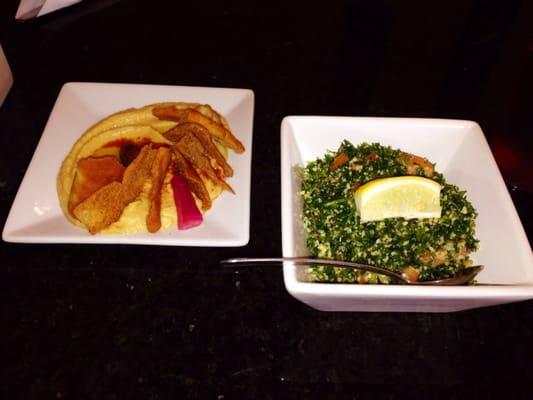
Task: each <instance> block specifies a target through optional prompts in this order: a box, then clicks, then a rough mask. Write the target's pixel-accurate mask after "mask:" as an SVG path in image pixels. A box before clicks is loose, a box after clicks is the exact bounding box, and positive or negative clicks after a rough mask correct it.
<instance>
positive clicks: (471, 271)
mask: <svg viewBox="0 0 533 400" xmlns="http://www.w3.org/2000/svg"><path fill="white" fill-rule="evenodd" d="M284 261H287V262H291V263H293V264H295V265H331V266H334V267H343V268H354V269H360V270H364V271H370V272H376V273H378V274H382V275H387V276H388V277H391V278H392V279H394V280H396V281H398V282H400V283H405V284H408V285H434V286H453V285H463V284H465V283H468V282H470V281H471V280H472V279H473V278H474V277H475V276H476V275H477V274H478V273H479V272H481V270H483V265H476V266H473V267H468V268H467V269H466V270H465V271H463V272H461V273H460V274H458V275H456V276H453V277H451V278H446V279H438V280H436V281H423V282H418V281H415V280H412V279H409V277H408V276H407V275H406V274H399V273H397V272H393V271H390V270H388V269H385V268H381V267H376V266H374V265H366V264H360V263H356V262H351V261H339V260H325V259H320V258H305V257H272V258H229V259H226V260H221V261H220V264H221V265H222V266H223V267H238V266H241V265H259V264H277V263H283V262H284Z"/></svg>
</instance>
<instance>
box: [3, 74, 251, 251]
mask: <svg viewBox="0 0 533 400" xmlns="http://www.w3.org/2000/svg"><path fill="white" fill-rule="evenodd" d="M132 87H135V88H142V87H151V88H155V89H158V88H162V89H164V90H176V89H177V90H180V89H183V90H192V91H195V90H200V91H203V90H205V91H207V92H209V91H215V92H228V93H229V92H235V94H242V95H243V98H244V99H245V106H246V109H247V114H246V120H245V123H246V126H247V129H246V130H247V132H246V133H247V135H246V137H245V139H246V140H247V141H249V145H248V146H247V148H246V152H247V153H248V154H247V158H246V160H245V161H246V169H247V171H246V172H245V175H244V178H245V179H246V181H245V182H244V185H245V188H246V193H245V194H244V199H245V201H243V202H242V203H243V204H242V206H243V207H244V211H243V212H244V213H245V215H244V227H243V229H242V230H241V231H240V232H239V233H238V234H237V235H234V236H233V237H230V238H219V239H215V240H213V239H211V238H210V237H209V238H202V239H197V238H192V239H191V238H178V239H176V238H170V239H169V238H168V237H167V236H163V237H158V236H156V235H157V234H155V235H154V236H153V237H150V238H138V237H134V236H132V235H128V234H127V235H115V234H109V235H105V236H104V235H94V236H93V235H87V236H80V237H77V236H74V237H72V236H63V235H57V234H52V235H37V236H33V235H31V234H23V235H20V234H16V232H17V231H18V230H20V229H23V228H21V227H15V226H13V225H14V221H13V220H14V218H16V216H17V213H18V212H19V211H18V207H20V206H19V205H18V204H19V203H20V202H21V201H22V199H23V196H24V195H25V194H26V193H25V190H24V189H23V188H24V187H25V186H26V185H27V184H28V182H30V181H31V175H32V172H33V170H34V169H36V168H37V167H38V166H37V165H35V164H36V162H35V159H36V156H37V155H38V153H40V152H42V151H43V146H44V145H43V143H44V142H45V141H46V140H49V139H50V135H51V133H50V132H49V129H50V128H49V126H50V122H51V119H52V118H53V117H54V118H57V116H58V115H57V114H58V113H61V109H60V108H59V107H60V106H61V103H60V100H61V99H62V97H63V96H65V95H66V93H67V91H69V90H77V91H79V90H81V91H83V90H86V89H88V88H89V89H92V88H98V89H100V90H110V89H111V88H122V89H125V90H127V89H128V88H132ZM230 95H231V94H230ZM162 97H164V96H162ZM174 97H176V96H174ZM184 97H185V96H184ZM162 101H168V100H167V99H162ZM175 101H180V99H176V100H175ZM184 101H187V100H184ZM146 104H152V102H146ZM206 104H209V102H208V101H206ZM118 108H120V107H118ZM118 108H117V110H110V112H109V114H111V113H114V112H118V111H120V110H118ZM248 111H249V113H248ZM109 114H108V115H109ZM59 115H60V114H59ZM254 117H255V93H254V91H253V90H252V89H249V88H233V87H217V86H190V85H162V84H144V83H122V82H118V83H115V82H82V81H69V82H65V83H64V84H63V85H62V86H61V89H60V90H59V93H58V95H57V97H56V99H55V102H54V104H53V106H52V109H51V111H50V113H49V115H48V118H47V121H46V123H45V125H44V128H43V129H42V131H41V135H40V137H39V140H38V142H37V145H36V147H35V149H34V151H33V153H32V155H31V158H30V161H29V163H28V164H27V167H26V170H25V171H24V174H23V177H22V179H21V181H20V183H19V186H18V188H17V191H16V193H15V196H14V198H13V201H12V203H11V207H10V209H9V212H8V214H7V218H6V221H5V223H4V227H3V230H2V240H3V241H4V242H8V243H33V244H37V243H39V244H119V245H161V246H177V247H182V246H183V247H186V246H192V247H240V246H245V245H247V244H248V243H249V241H250V215H251V212H250V208H251V177H252V156H253V124H254ZM102 118H105V116H104V117H102ZM95 122H97V121H95ZM88 127H89V126H87V127H86V128H85V129H87V128H88ZM81 134H83V132H81V133H79V135H81ZM77 137H79V136H76V138H77ZM76 138H74V139H76ZM242 139H243V138H241V140H242ZM53 185H54V187H55V185H56V182H55V176H54V180H53ZM244 203H246V204H244ZM80 229H81V228H80ZM134 235H135V234H134ZM58 236H59V237H58ZM101 238H104V239H103V240H102V239H101Z"/></svg>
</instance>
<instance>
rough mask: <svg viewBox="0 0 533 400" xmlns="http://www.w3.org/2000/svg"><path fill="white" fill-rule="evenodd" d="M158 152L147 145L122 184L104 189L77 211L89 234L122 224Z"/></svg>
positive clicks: (132, 164)
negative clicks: (120, 222) (117, 222)
mask: <svg viewBox="0 0 533 400" xmlns="http://www.w3.org/2000/svg"><path fill="white" fill-rule="evenodd" d="M155 153H156V150H153V149H152V148H151V145H147V146H144V147H143V148H142V149H141V151H140V153H139V155H138V156H137V157H136V158H135V160H133V162H132V163H131V164H130V165H128V167H127V168H126V170H125V171H124V177H123V178H122V183H119V182H112V183H110V184H108V185H106V186H103V187H102V188H100V189H99V190H98V191H96V192H95V193H93V194H92V195H91V196H89V197H88V198H87V199H85V200H84V201H83V202H81V203H80V204H78V205H77V206H76V207H75V208H74V210H73V214H74V216H75V217H76V218H77V219H78V220H79V221H80V222H81V223H83V224H84V225H85V226H86V227H87V229H88V230H89V232H91V233H92V234H95V233H98V232H99V231H101V230H102V229H104V228H107V227H108V226H109V225H111V224H112V223H113V222H116V221H118V219H119V218H120V216H121V215H122V212H123V211H124V208H126V206H127V205H128V204H129V203H131V202H132V201H134V200H135V199H136V198H137V196H139V194H140V193H141V191H142V187H143V184H144V181H145V180H146V178H147V177H148V176H149V174H150V168H151V166H152V163H153V161H154V157H155Z"/></svg>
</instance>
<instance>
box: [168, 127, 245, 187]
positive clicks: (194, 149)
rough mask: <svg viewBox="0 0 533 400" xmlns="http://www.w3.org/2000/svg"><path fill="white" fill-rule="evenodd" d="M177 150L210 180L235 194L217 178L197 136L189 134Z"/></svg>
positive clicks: (183, 138) (178, 143) (179, 143)
mask: <svg viewBox="0 0 533 400" xmlns="http://www.w3.org/2000/svg"><path fill="white" fill-rule="evenodd" d="M175 146H176V148H177V149H178V150H179V151H180V153H181V154H182V155H183V157H185V158H186V159H187V161H189V162H190V163H191V164H192V165H193V166H194V167H195V168H197V169H198V170H200V171H202V172H204V173H205V174H206V175H207V177H208V178H209V179H211V180H212V181H213V182H215V183H217V184H219V185H221V186H222V187H223V188H224V189H225V190H227V191H229V192H231V193H235V192H234V191H233V189H232V188H231V186H230V185H228V184H227V183H226V182H225V181H224V180H223V179H221V178H219V177H218V176H217V173H216V171H215V170H214V169H213V167H212V166H211V162H210V161H209V158H207V157H206V156H205V155H204V153H205V151H204V148H203V146H202V144H201V143H200V141H199V140H198V139H197V138H196V136H194V135H192V134H190V133H187V134H185V135H184V136H183V137H182V138H181V139H180V140H179V141H178V142H177V143H176V144H175Z"/></svg>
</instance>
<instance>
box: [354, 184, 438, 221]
mask: <svg viewBox="0 0 533 400" xmlns="http://www.w3.org/2000/svg"><path fill="white" fill-rule="evenodd" d="M440 190H441V186H440V184H439V183H438V182H435V181H434V180H432V179H428V178H423V177H420V176H397V177H393V178H381V179H374V180H372V181H370V182H368V183H365V184H364V185H363V186H361V187H359V188H358V189H357V190H356V191H355V193H354V197H355V205H356V207H357V212H358V214H359V217H360V218H361V222H368V221H379V220H382V219H385V218H401V217H403V218H406V219H412V218H419V219H420V218H439V217H440V215H441V211H442V210H441V206H440Z"/></svg>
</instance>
